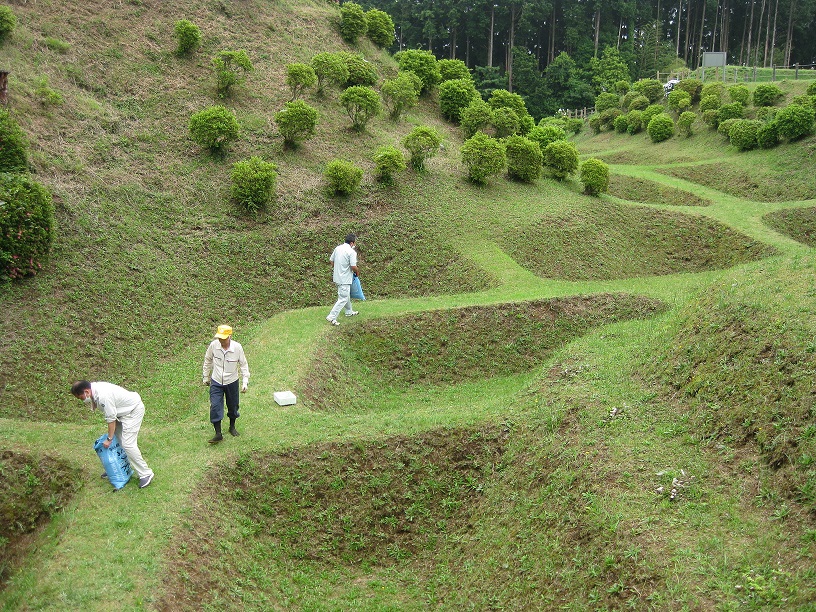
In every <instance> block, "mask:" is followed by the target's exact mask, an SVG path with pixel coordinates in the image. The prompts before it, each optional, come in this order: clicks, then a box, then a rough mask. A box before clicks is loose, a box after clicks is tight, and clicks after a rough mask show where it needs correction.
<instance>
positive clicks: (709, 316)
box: [653, 258, 816, 515]
mask: <svg viewBox="0 0 816 612" xmlns="http://www.w3.org/2000/svg"><path fill="white" fill-rule="evenodd" d="M814 272H816V262H814V260H813V258H808V259H802V260H787V261H783V262H782V263H775V264H774V265H772V266H768V267H766V268H763V269H762V270H753V271H750V272H734V273H731V274H728V275H727V276H725V277H724V278H723V279H722V280H721V281H719V282H717V283H715V284H713V285H712V286H711V287H709V288H708V289H707V290H706V291H705V293H704V294H703V295H702V296H701V297H700V298H699V299H698V300H697V301H696V302H692V303H690V304H689V305H688V307H686V309H685V310H684V313H683V314H682V315H681V317H680V318H679V323H678V327H677V331H676V334H675V336H674V340H673V342H672V343H671V344H670V345H669V346H667V347H666V348H665V351H664V354H663V355H662V356H661V357H660V358H658V359H656V360H654V362H653V363H654V364H655V366H654V367H653V369H654V371H655V372H656V373H657V374H658V375H659V376H660V377H661V378H662V379H663V380H664V381H665V382H667V383H668V384H669V385H671V387H672V388H673V389H675V390H676V391H677V392H679V393H680V395H681V396H682V397H683V398H685V399H686V400H687V401H688V403H689V406H690V408H689V410H690V413H691V414H692V416H693V418H694V421H695V423H696V424H697V427H699V428H700V429H701V431H702V434H701V435H703V436H711V437H714V438H717V439H721V440H724V441H725V442H726V443H728V444H736V445H746V444H748V445H751V446H753V447H756V449H757V450H758V451H759V452H760V453H761V454H762V455H763V456H764V458H765V460H766V461H767V463H768V464H769V465H770V466H772V467H773V468H774V469H776V476H775V481H776V483H777V485H778V486H779V487H780V488H781V489H782V490H783V491H784V493H785V494H786V495H787V496H788V497H789V498H793V499H796V500H797V501H799V502H800V503H802V504H803V505H804V506H805V507H807V508H809V509H810V512H811V513H813V514H814V515H816V387H814V379H815V378H816V315H814V313H816V289H814V287H813V278H814Z"/></svg>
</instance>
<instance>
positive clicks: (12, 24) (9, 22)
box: [0, 5, 17, 41]
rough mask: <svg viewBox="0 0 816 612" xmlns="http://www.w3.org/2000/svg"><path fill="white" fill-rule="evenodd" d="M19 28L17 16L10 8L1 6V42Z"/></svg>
mask: <svg viewBox="0 0 816 612" xmlns="http://www.w3.org/2000/svg"><path fill="white" fill-rule="evenodd" d="M16 27H17V15H15V14H14V11H12V10H11V9H10V8H9V7H7V6H5V5H0V41H3V40H5V39H6V38H8V37H9V36H11V33H12V32H14V28H16Z"/></svg>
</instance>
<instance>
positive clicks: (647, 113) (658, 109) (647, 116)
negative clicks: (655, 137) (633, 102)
mask: <svg viewBox="0 0 816 612" xmlns="http://www.w3.org/2000/svg"><path fill="white" fill-rule="evenodd" d="M664 112H666V108H665V107H664V106H663V105H662V104H650V105H649V106H648V107H647V108H646V109H645V110H644V111H643V113H642V114H641V116H640V120H641V121H642V122H643V127H647V126H648V125H649V122H650V121H651V120H652V118H653V117H656V116H657V115H662V114H663V113H664Z"/></svg>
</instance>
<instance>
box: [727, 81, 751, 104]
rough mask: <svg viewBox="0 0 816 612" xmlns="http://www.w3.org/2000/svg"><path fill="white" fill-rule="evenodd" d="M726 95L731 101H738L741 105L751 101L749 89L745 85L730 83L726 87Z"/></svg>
mask: <svg viewBox="0 0 816 612" xmlns="http://www.w3.org/2000/svg"><path fill="white" fill-rule="evenodd" d="M728 97H729V98H731V101H732V102H739V103H740V104H742V105H743V106H748V103H749V102H750V101H751V90H750V89H748V88H747V87H746V86H745V85H732V86H731V87H729V88H728Z"/></svg>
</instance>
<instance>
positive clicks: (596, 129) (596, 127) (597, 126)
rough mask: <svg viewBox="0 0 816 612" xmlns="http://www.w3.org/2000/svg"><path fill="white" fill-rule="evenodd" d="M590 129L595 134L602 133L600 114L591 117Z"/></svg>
mask: <svg viewBox="0 0 816 612" xmlns="http://www.w3.org/2000/svg"><path fill="white" fill-rule="evenodd" d="M589 129H591V130H592V133H593V134H600V133H601V129H602V127H601V115H600V113H593V114H592V115H590V117H589Z"/></svg>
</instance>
